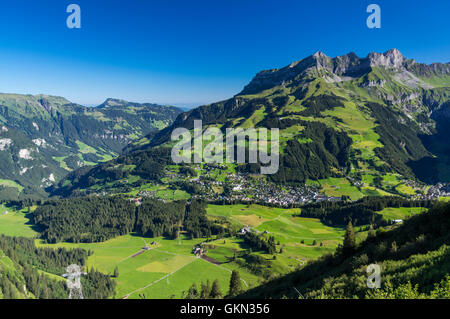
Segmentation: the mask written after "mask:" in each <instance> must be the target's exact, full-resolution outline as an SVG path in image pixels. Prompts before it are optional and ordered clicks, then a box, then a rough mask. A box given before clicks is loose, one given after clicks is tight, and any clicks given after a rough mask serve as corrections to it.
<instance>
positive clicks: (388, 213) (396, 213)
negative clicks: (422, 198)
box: [377, 207, 428, 220]
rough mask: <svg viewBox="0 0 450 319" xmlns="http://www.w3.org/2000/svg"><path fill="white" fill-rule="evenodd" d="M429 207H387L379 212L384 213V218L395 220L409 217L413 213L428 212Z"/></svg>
mask: <svg viewBox="0 0 450 319" xmlns="http://www.w3.org/2000/svg"><path fill="white" fill-rule="evenodd" d="M427 210H428V209H427V208H423V207H398V208H396V207H395V208H394V207H387V208H385V209H383V210H382V211H380V212H377V213H378V214H381V215H383V218H384V219H386V220H394V219H407V218H409V217H411V216H412V215H416V214H420V213H423V212H426V211H427Z"/></svg>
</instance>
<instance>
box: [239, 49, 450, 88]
mask: <svg viewBox="0 0 450 319" xmlns="http://www.w3.org/2000/svg"><path fill="white" fill-rule="evenodd" d="M374 67H383V68H387V69H391V70H394V71H396V72H400V73H402V72H403V73H404V72H410V73H411V74H412V75H413V77H415V76H431V75H445V74H450V64H449V63H446V64H442V63H433V64H430V65H426V64H420V63H417V62H416V61H414V60H408V59H406V58H405V57H404V56H403V54H402V53H401V52H400V51H399V50H397V49H391V50H388V51H386V52H385V53H376V52H371V53H369V55H368V56H367V57H365V58H360V57H358V56H357V55H356V54H355V53H354V52H350V53H348V54H345V55H342V56H337V57H335V58H330V57H328V56H327V55H325V54H324V53H323V52H316V53H314V54H313V55H311V56H309V57H307V58H305V59H303V60H300V61H297V62H293V63H291V64H290V65H288V66H286V67H284V68H281V69H272V70H266V71H261V72H259V73H258V74H257V75H256V76H255V77H254V78H253V80H252V81H251V82H250V83H249V84H248V85H247V86H246V87H245V88H244V90H243V91H242V92H241V93H240V95H243V94H254V93H257V92H260V91H263V90H265V89H268V88H271V87H274V86H277V85H280V84H282V83H287V82H290V81H295V79H296V78H298V77H305V75H306V74H307V73H308V72H314V71H323V72H326V73H327V74H328V76H329V77H330V78H336V76H337V77H339V78H341V79H342V77H360V76H362V75H364V74H367V73H369V72H371V71H372V68H374ZM399 77H400V78H405V77H408V76H407V75H405V74H400V75H399ZM409 77H411V76H409ZM410 82H411V81H410ZM415 82H418V81H415ZM416 84H417V83H416ZM417 85H418V84H417Z"/></svg>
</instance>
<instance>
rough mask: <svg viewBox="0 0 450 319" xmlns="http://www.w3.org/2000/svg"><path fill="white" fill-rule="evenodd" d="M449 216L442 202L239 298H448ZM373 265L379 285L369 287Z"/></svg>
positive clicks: (449, 211)
mask: <svg viewBox="0 0 450 319" xmlns="http://www.w3.org/2000/svg"><path fill="white" fill-rule="evenodd" d="M449 217H450V205H449V204H441V205H438V206H436V207H434V208H433V209H431V210H430V211H429V212H426V213H423V214H419V215H416V216H413V217H411V218H410V219H408V220H406V221H405V222H404V224H403V225H401V226H396V227H394V229H392V230H390V231H384V230H382V229H379V230H377V232H376V234H374V236H372V237H370V236H369V237H368V238H367V239H366V240H365V241H364V242H362V243H361V244H360V245H358V246H357V247H356V248H354V250H353V251H351V252H350V253H345V250H343V249H338V251H337V252H336V253H334V254H333V255H324V256H322V257H321V258H319V259H318V260H316V261H312V262H310V263H308V264H307V265H305V266H304V267H303V268H302V269H300V270H298V271H296V272H293V273H291V274H289V275H287V276H283V277H280V278H278V279H276V280H273V281H269V282H267V283H265V284H264V285H262V286H260V287H257V288H255V289H253V290H249V291H247V292H246V293H245V294H243V295H242V296H240V297H242V298H282V297H288V298H301V296H302V297H304V298H355V297H357V298H427V297H433V298H449V297H450V295H449V292H450V291H449V290H448V289H449V284H450V277H448V274H449V272H450V246H449V245H450V235H449V234H450V233H449V230H450V218H449ZM370 264H377V265H378V266H380V275H381V277H380V278H381V287H380V289H369V288H368V286H367V277H368V274H367V271H366V270H367V266H368V265H370ZM299 293H300V294H301V296H300V295H299Z"/></svg>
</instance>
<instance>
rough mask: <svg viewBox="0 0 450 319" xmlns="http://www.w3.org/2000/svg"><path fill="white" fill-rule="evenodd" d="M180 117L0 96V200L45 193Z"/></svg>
mask: <svg viewBox="0 0 450 319" xmlns="http://www.w3.org/2000/svg"><path fill="white" fill-rule="evenodd" d="M179 113H181V110H180V109H178V108H176V107H172V106H160V105H156V104H138V103H130V102H126V101H123V100H116V99H108V100H106V101H105V102H104V103H103V104H102V105H100V106H98V107H84V106H81V105H77V104H73V103H71V102H69V101H68V100H66V99H64V98H62V97H54V96H46V95H35V96H33V95H17V94H0V199H14V198H17V197H24V196H28V195H30V194H41V195H44V194H45V192H44V189H45V188H46V187H48V186H50V185H52V184H53V183H54V182H56V181H58V180H60V179H61V178H62V177H63V176H65V175H66V174H67V173H68V172H70V171H72V170H73V169H76V168H79V167H81V166H85V165H95V164H97V163H99V162H104V161H107V160H110V159H112V158H113V157H115V156H117V155H118V154H119V153H121V151H122V149H123V148H124V147H125V146H126V145H128V144H129V143H130V142H131V141H133V140H137V139H139V138H141V137H143V136H145V135H147V134H149V133H150V132H151V131H154V130H157V129H161V128H164V127H166V126H167V125H169V124H171V123H172V122H173V120H174V119H175V117H176V116H177V115H178V114H179Z"/></svg>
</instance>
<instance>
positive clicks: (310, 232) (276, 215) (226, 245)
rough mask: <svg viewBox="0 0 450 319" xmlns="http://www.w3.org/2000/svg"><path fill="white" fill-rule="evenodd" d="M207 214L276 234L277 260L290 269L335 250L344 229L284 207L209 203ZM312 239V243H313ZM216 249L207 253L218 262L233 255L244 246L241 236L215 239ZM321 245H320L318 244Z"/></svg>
mask: <svg viewBox="0 0 450 319" xmlns="http://www.w3.org/2000/svg"><path fill="white" fill-rule="evenodd" d="M207 212H208V215H210V216H223V217H227V218H229V219H230V220H231V221H233V222H235V223H239V224H240V225H241V226H250V227H252V228H254V229H255V230H257V231H259V232H267V233H269V234H270V235H272V236H274V237H275V241H276V242H277V244H278V243H279V244H278V245H277V249H283V253H282V254H278V255H277V260H276V263H279V264H280V265H281V266H286V269H289V268H291V267H293V266H295V265H298V260H304V259H310V258H316V257H319V256H320V255H322V254H324V253H326V252H331V251H334V249H335V248H336V247H337V244H338V243H341V241H342V238H343V235H344V233H345V231H344V230H343V229H341V228H333V227H328V226H326V225H324V224H322V223H321V222H320V220H318V219H314V218H304V217H298V216H296V215H298V214H300V213H301V209H299V208H294V209H283V208H273V207H266V206H260V205H242V204H238V205H223V206H222V205H209V206H208V210H207ZM314 242H315V245H313V243H314ZM214 244H216V245H217V248H216V249H215V250H214V251H209V252H208V256H210V257H211V258H214V259H217V260H219V261H223V260H226V257H227V256H233V250H234V249H238V250H239V249H246V248H248V247H246V246H245V244H244V243H243V241H242V239H240V238H233V239H231V240H230V239H227V240H217V241H216V242H214ZM321 244H322V245H321Z"/></svg>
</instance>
